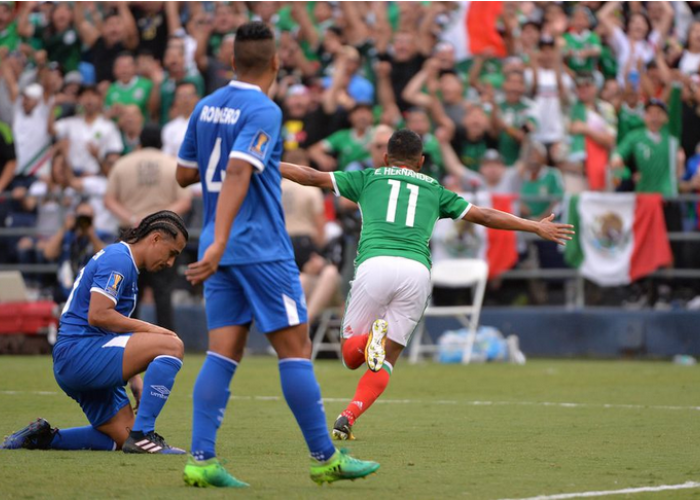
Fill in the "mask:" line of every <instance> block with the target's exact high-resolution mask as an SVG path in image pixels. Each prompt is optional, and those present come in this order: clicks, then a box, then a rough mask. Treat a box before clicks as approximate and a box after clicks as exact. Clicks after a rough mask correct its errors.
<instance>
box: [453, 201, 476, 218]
mask: <svg viewBox="0 0 700 500" xmlns="http://www.w3.org/2000/svg"><path fill="white" fill-rule="evenodd" d="M471 208H472V204H471V203H469V204H468V205H467V208H465V209H464V212H462V215H460V216H459V217H455V220H457V219H464V216H465V215H467V212H469V210H470V209H471Z"/></svg>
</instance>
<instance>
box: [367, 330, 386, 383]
mask: <svg viewBox="0 0 700 500" xmlns="http://www.w3.org/2000/svg"><path fill="white" fill-rule="evenodd" d="M388 330H389V323H387V322H386V321H384V320H383V319H378V320H377V321H375V322H374V323H373V324H372V330H371V331H370V332H369V338H368V339H367V345H366V346H365V359H366V360H367V367H368V368H369V369H370V370H372V371H373V372H378V371H379V370H381V369H382V365H384V360H385V359H386V349H385V345H386V332H387V331H388Z"/></svg>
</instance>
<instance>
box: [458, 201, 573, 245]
mask: <svg viewBox="0 0 700 500" xmlns="http://www.w3.org/2000/svg"><path fill="white" fill-rule="evenodd" d="M553 219H554V214H552V215H550V216H549V217H545V218H544V219H542V220H541V221H539V222H537V221H533V220H526V219H521V218H520V217H516V216H515V215H511V214H509V213H506V212H501V211H500V210H494V209H493V208H484V207H477V206H476V205H473V206H472V207H471V209H469V211H468V212H467V215H465V216H464V220H466V221H469V222H473V223H474V224H481V225H482V226H486V227H490V228H492V229H507V230H510V231H524V232H527V233H535V234H536V235H537V236H539V237H540V238H542V239H543V240H549V241H554V242H555V243H558V244H560V245H562V246H563V245H566V240H570V239H571V236H570V235H572V234H574V231H573V229H574V226H572V225H571V224H559V223H556V222H552V220H553Z"/></svg>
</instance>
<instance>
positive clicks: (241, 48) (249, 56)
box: [233, 21, 276, 74]
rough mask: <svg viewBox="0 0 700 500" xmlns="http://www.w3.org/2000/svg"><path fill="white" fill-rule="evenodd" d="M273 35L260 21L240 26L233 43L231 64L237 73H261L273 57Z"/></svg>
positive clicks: (274, 50)
mask: <svg viewBox="0 0 700 500" xmlns="http://www.w3.org/2000/svg"><path fill="white" fill-rule="evenodd" d="M275 52H276V47H275V35H274V34H273V33H272V30H271V29H270V28H269V27H268V26H267V25H266V24H265V23H262V22H260V21H253V22H249V23H245V24H243V25H241V27H240V28H238V30H237V31H236V40H235V41H234V43H233V62H234V64H235V66H236V71H237V72H239V73H252V74H260V73H263V72H264V71H265V70H266V69H267V68H268V67H269V66H270V62H271V61H272V59H273V58H274V57H275Z"/></svg>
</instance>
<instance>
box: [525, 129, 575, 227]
mask: <svg viewBox="0 0 700 500" xmlns="http://www.w3.org/2000/svg"><path fill="white" fill-rule="evenodd" d="M546 160H547V148H546V147H545V146H544V144H542V143H539V142H532V143H530V144H529V145H528V146H527V149H526V151H525V152H524V160H523V161H524V167H525V168H524V179H523V182H522V185H521V188H520V196H521V197H533V196H542V197H544V196H561V195H563V194H564V180H563V179H562V176H561V173H560V172H559V169H557V168H554V167H549V166H547V164H546V163H545V162H546ZM558 203H559V200H554V201H547V200H542V201H523V203H522V204H521V207H520V210H521V213H522V216H523V217H526V218H528V219H533V220H540V219H542V218H543V217H547V216H548V215H549V214H551V213H552V212H553V210H554V207H555V206H556V205H557V204H558Z"/></svg>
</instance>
